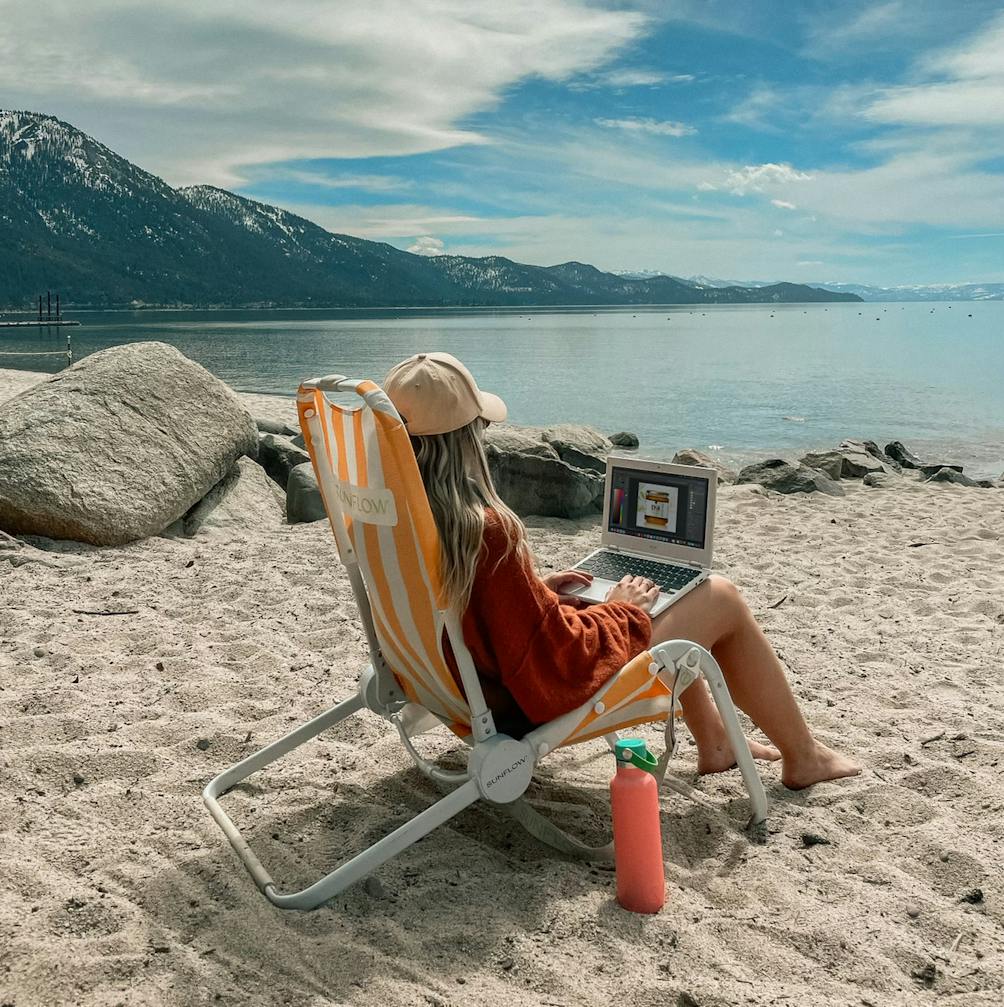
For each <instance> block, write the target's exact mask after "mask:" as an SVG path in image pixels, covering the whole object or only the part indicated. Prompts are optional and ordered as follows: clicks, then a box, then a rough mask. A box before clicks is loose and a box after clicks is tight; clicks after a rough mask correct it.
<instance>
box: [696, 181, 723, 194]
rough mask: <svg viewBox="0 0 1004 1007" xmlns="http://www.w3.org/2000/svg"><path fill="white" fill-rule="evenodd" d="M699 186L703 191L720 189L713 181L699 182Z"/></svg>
mask: <svg viewBox="0 0 1004 1007" xmlns="http://www.w3.org/2000/svg"><path fill="white" fill-rule="evenodd" d="M697 188H698V189H699V190H700V191H701V192H717V190H718V186H717V185H715V184H713V183H712V182H698V183H697Z"/></svg>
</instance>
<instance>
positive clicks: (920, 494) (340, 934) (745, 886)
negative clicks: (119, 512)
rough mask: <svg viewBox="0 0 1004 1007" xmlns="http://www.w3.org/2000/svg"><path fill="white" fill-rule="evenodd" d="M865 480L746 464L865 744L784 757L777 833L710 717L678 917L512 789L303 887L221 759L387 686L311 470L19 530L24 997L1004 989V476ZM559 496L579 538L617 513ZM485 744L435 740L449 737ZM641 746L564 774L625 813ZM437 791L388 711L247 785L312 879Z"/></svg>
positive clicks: (724, 565) (7, 626)
mask: <svg viewBox="0 0 1004 1007" xmlns="http://www.w3.org/2000/svg"><path fill="white" fill-rule="evenodd" d="M12 373H13V374H17V372H0V398H3V397H5V395H6V394H9V393H10V392H11V389H12V388H13V387H14V384H13V382H14V378H13V377H11V374H12ZM17 380H18V381H20V382H22V383H24V382H27V381H28V380H30V379H29V378H26V377H24V376H21V377H19V378H17ZM251 406H252V411H254V412H256V413H258V414H259V415H260V414H262V413H263V412H264V411H266V410H268V411H269V412H270V414H271V415H273V416H278V415H285V416H286V417H290V418H291V416H292V406H291V403H290V402H288V401H282V400H275V399H268V398H266V397H259V398H258V399H257V400H256V401H253V402H252V403H251ZM846 485H847V487H848V494H847V496H846V497H845V498H842V499H833V498H829V497H822V496H819V495H815V496H790V497H784V496H777V495H766V494H764V493H762V492H760V491H759V490H758V489H755V488H752V487H723V488H722V490H721V491H720V497H719V519H718V527H717V532H718V534H717V541H716V566H717V567H718V569H719V570H720V571H721V572H722V573H724V574H726V575H728V576H729V577H731V578H732V579H733V580H734V581H735V582H736V583H737V584H738V585H739V586H740V587H741V588H742V590H743V591H744V593H745V595H746V597H747V599H748V600H749V603H750V605H751V606H752V608H753V610H754V611H755V612H756V614H757V616H758V617H759V618H760V620H761V622H762V624H763V625H764V627H765V628H766V630H767V632H768V634H769V636H770V638H771V640H772V641H773V642H774V644H775V646H776V647H777V649H778V651H779V652H780V654H781V655H782V659H783V661H784V663H785V664H786V666H787V667H788V669H789V671H790V675H791V680H792V683H793V686H794V689H795V691H796V693H797V695H798V697H799V700H800V702H801V704H802V706H803V708H804V710H805V712H806V715H807V717H808V719H809V721H810V723H811V724H812V725H813V727H814V728H815V729H816V731H817V733H818V734H819V736H820V737H821V738H822V739H823V740H824V741H826V742H827V743H830V744H832V745H834V746H835V747H838V748H840V749H841V750H843V751H845V752H848V753H852V754H854V755H855V756H856V757H857V758H859V759H860V760H861V761H862V762H863V764H864V766H865V771H864V773H863V774H862V775H861V776H860V777H858V778H856V779H853V780H846V781H841V782H839V783H832V784H823V785H820V786H817V787H815V788H813V789H811V790H809V791H807V792H802V793H798V794H795V793H791V792H789V791H787V790H786V789H785V788H784V787H783V786H782V785H781V783H780V778H779V770H778V768H777V767H776V766H771V767H767V768H765V769H764V770H763V772H764V776H765V779H766V783H767V788H768V795H769V797H770V799H771V802H772V807H771V817H770V832H769V838H768V842H767V843H766V845H764V846H755V845H750V844H749V843H748V842H747V840H746V838H745V837H744V835H743V833H742V831H741V826H742V824H743V822H744V821H745V820H746V817H747V814H748V802H747V799H746V797H745V794H744V791H743V789H742V786H741V781H740V779H739V776H738V773H736V772H735V771H733V772H731V773H727V774H724V775H721V776H717V777H710V778H702V779H698V778H696V776H695V774H694V750H693V748H692V747H691V746H689V745H688V744H684V746H683V748H682V750H681V753H680V755H679V757H678V758H677V759H676V760H675V761H674V763H673V767H672V769H673V772H674V774H675V775H676V776H677V777H678V778H679V779H681V780H684V781H686V782H689V783H693V784H694V785H695V786H696V788H697V790H698V791H699V793H700V795H701V797H702V798H703V799H702V800H701V802H700V803H694V802H689V801H687V800H685V799H683V798H681V797H679V796H676V795H674V794H667V795H666V796H664V798H663V827H664V841H665V854H666V868H667V879H668V889H667V890H668V900H667V904H666V907H665V909H664V910H663V911H662V912H661V913H660V914H658V915H656V916H653V917H638V916H632V915H630V914H628V913H626V912H624V911H623V910H621V909H620V908H619V907H618V906H617V904H616V902H615V900H614V898H613V876H612V874H611V873H610V871H609V870H607V869H603V868H599V867H596V866H590V865H584V864H582V863H578V862H574V861H571V860H566V859H564V858H562V857H561V856H558V855H555V854H553V853H552V852H551V851H549V850H548V849H546V848H544V847H541V846H540V845H538V844H537V843H536V842H535V841H534V840H532V839H530V838H529V837H527V836H526V835H524V834H523V833H522V832H520V831H519V830H518V829H516V828H515V827H513V826H512V825H511V824H510V823H509V821H508V820H507V819H505V818H504V817H501V816H500V815H498V814H497V813H495V812H494V811H492V810H491V809H487V808H484V807H480V806H475V807H474V808H472V809H470V810H468V811H466V812H465V813H463V814H462V815H461V816H459V817H458V818H457V819H455V820H454V821H453V823H451V824H450V825H448V826H446V827H443V828H441V829H439V830H438V831H436V832H435V833H433V834H432V835H431V836H430V837H428V838H427V839H425V840H423V841H422V842H420V843H418V844H417V845H416V846H414V847H412V848H411V849H410V850H408V851H407V852H405V853H404V854H403V855H401V856H399V857H398V858H396V859H395V860H393V861H391V862H390V863H388V864H387V865H385V866H384V867H382V868H381V869H380V870H379V871H378V872H377V873H376V875H375V877H376V879H377V883H372V882H371V883H369V884H368V885H365V886H364V885H359V886H356V887H354V888H352V889H350V890H349V891H348V892H346V893H345V894H343V895H341V896H339V897H338V898H336V899H334V900H333V901H332V902H330V903H329V904H328V905H326V906H325V907H323V908H322V909H320V910H318V911H317V912H314V913H309V914H295V913H294V914H290V913H282V912H280V911H278V910H275V909H273V908H271V906H270V905H269V904H268V903H267V902H266V901H265V900H264V899H263V898H262V897H261V896H260V895H259V894H258V892H257V890H256V889H255V888H254V885H253V883H252V882H251V879H250V878H249V877H248V875H247V874H246V873H245V871H244V869H243V868H242V867H241V865H240V863H239V861H238V860H237V858H236V857H235V855H234V854H233V852H232V851H231V849H230V847H229V845H228V844H227V843H226V842H225V840H224V838H223V835H222V833H220V831H219V830H218V829H217V827H216V825H215V824H214V823H213V822H212V820H211V819H210V818H209V816H208V814H207V812H206V811H205V809H204V807H203V805H202V802H201V799H200V790H201V788H202V786H203V785H204V784H205V782H206V781H207V780H208V779H209V778H210V777H211V776H213V775H214V774H215V773H217V772H218V771H219V770H220V769H221V768H223V767H225V766H227V765H229V764H231V763H232V762H235V761H236V760H238V759H239V758H241V757H242V756H244V755H247V754H249V753H250V752H251V751H253V750H254V749H255V748H256V746H260V745H262V744H264V743H266V742H268V741H269V740H271V739H273V738H275V737H277V736H278V735H280V734H282V733H284V732H286V731H287V730H289V729H290V728H291V727H293V726H294V725H295V724H296V723H298V722H301V721H304V720H306V719H308V718H309V717H310V716H312V715H314V714H316V713H317V712H319V711H321V710H322V709H324V708H325V707H327V706H328V705H330V704H332V703H333V702H335V701H337V700H339V699H342V698H344V697H346V696H348V695H349V694H350V693H351V692H352V690H353V688H354V684H355V681H356V677H357V675H358V673H359V671H360V669H361V667H362V666H363V665H364V663H365V660H366V657H365V650H364V646H363V639H362V632H361V630H360V627H359V624H358V621H357V619H356V616H355V610H354V606H353V604H352V601H351V596H350V593H349V591H348V586H347V582H346V579H345V577H344V575H343V573H342V571H341V569H340V567H339V566H338V563H337V561H336V556H335V551H334V546H333V543H332V541H331V538H330V531H329V530H328V529H327V527H326V525H324V524H315V525H299V526H294V527H290V526H287V525H285V524H284V522H283V518H282V514H281V509H280V506H279V505H278V503H277V504H276V505H275V507H274V508H269V507H268V506H267V505H265V504H262V506H259V507H257V508H256V509H254V510H253V512H252V513H251V514H250V516H249V517H248V520H247V521H246V523H245V524H243V525H241V524H239V523H234V522H231V523H229V524H227V523H226V522H220V523H218V524H216V525H211V526H207V527H205V528H203V529H202V530H201V531H200V532H199V533H198V535H197V536H196V537H195V538H192V539H166V538H157V539H152V540H149V541H146V542H142V543H138V544H135V545H131V546H127V547H123V548H111V549H95V548H92V547H87V546H81V545H76V544H71V543H48V542H45V541H44V540H14V541H11V540H9V539H8V540H4V539H3V538H0V1004H16V1005H17V1007H29V1005H36V1004H37V1005H47V1007H49V1005H57V1004H86V1005H92V1004H93V1005H112V1004H129V1005H132V1004H186V1005H187V1004H202V1003H206V1004H231V1005H244V1004H250V1005H266V1004H268V1005H271V1004H297V1005H310V1007H320V1005H327V1004H353V1005H355V1004H358V1005H379V1007H387V1005H396V1004H417V1005H453V1004H457V1005H466V1004H471V1005H473V1004H478V1005H482V1007H494V1005H505V1007H511V1005H513V1004H527V1005H555V1004H559V1005H594V1004H595V1005H607V1004H609V1003H611V1002H617V1001H629V1002H630V1003H632V1004H633V1005H638V1007H645V1005H660V1007H662V1005H676V1004H682V1005H689V1004H699V1005H701V1007H708V1005H725V1004H756V1005H761V1004H798V1005H800V1004H809V1003H813V1004H825V1005H831V1004H833V1005H845V1004H846V1005H874V1007H884V1005H888V1004H924V1003H935V1002H937V1003H946V1004H959V1005H977V1004H980V1005H982V1004H986V1005H991V1004H993V1005H999V1004H1000V1003H1001V1002H1002V998H1004V926H1002V924H1004V885H1002V877H1004V871H1002V866H1001V865H1002V862H1004V782H1002V767H1004V676H1002V673H1001V667H1002V663H1004V646H1002V641H1004V540H1002V535H1004V492H1001V491H998V490H980V489H967V488H963V487H957V486H953V485H932V486H920V485H918V484H916V483H913V482H909V481H906V480H904V481H903V482H902V483H901V484H897V486H896V488H893V489H887V488H880V489H870V488H867V487H863V486H861V485H860V484H846ZM529 530H530V535H531V538H532V542H533V545H534V548H535V550H536V553H537V555H538V557H539V558H540V560H541V565H542V566H543V567H544V568H552V567H553V568H561V567H563V566H566V565H567V564H569V563H570V562H571V561H572V560H574V559H576V558H577V557H578V556H580V555H581V554H582V552H583V551H584V550H585V549H586V548H587V547H588V546H590V545H591V544H592V543H593V542H594V541H595V539H596V536H597V534H598V524H597V522H596V521H595V520H581V521H560V520H540V519H531V520H530V521H529ZM75 610H76V611H75ZM118 611H122V612H130V613H132V614H128V615H95V614H90V613H95V612H118ZM82 613H88V614H82ZM643 733H644V734H645V736H646V737H649V738H651V740H652V742H653V744H656V743H657V742H658V739H659V737H660V732H659V731H658V730H657V729H654V728H653V729H647V730H645V731H644V732H643ZM454 747H455V746H453V745H452V744H451V742H450V741H449V740H448V739H447V738H445V737H443V738H438V739H437V738H435V737H430V738H429V739H426V742H425V748H426V750H427V751H430V752H433V753H442V754H443V756H444V758H445V759H446V761H447V763H448V764H449V763H451V762H455V757H454V756H451V755H450V754H449V753H450V752H451V751H452V750H453V749H454ZM611 761H612V760H611V758H610V756H609V755H608V754H606V752H605V750H604V747H603V745H602V744H601V743H594V744H591V745H586V746H580V747H578V748H576V749H571V750H566V751H563V752H561V753H559V754H558V755H557V756H555V757H554V758H553V760H550V759H549V760H548V761H547V762H545V764H544V766H543V768H542V770H541V771H540V773H539V777H538V781H539V782H538V783H536V784H535V785H534V787H533V790H532V791H531V796H532V798H533V800H534V802H535V803H537V804H538V805H539V806H541V807H543V808H546V809H548V810H549V811H550V812H552V813H553V814H555V815H556V816H558V817H560V818H561V819H562V820H564V821H565V822H566V823H568V824H569V825H571V826H574V827H577V828H579V829H581V830H582V831H583V833H585V834H586V835H588V836H591V837H593V838H596V839H599V838H600V837H601V834H602V832H603V830H604V828H605V826H606V822H607V816H608V796H607V793H608V792H607V782H608V780H609V777H610V775H611V771H612V766H611ZM437 794H438V791H437V790H436V788H435V787H434V786H433V785H432V784H430V783H429V782H427V781H426V780H425V779H424V778H423V777H422V776H421V775H420V774H419V773H418V772H417V771H416V770H415V769H413V768H412V767H411V765H410V763H409V761H408V759H407V758H406V757H405V756H404V754H403V753H402V751H401V749H400V747H399V745H398V744H397V743H396V741H395V737H394V736H393V735H392V732H391V731H390V730H389V729H388V728H387V726H386V725H384V724H383V723H382V722H381V721H380V720H378V719H377V718H375V717H373V716H372V715H370V714H364V715H361V716H358V717H356V718H354V719H353V720H351V721H350V722H348V723H347V724H345V725H340V726H339V727H338V728H337V729H335V730H333V731H332V732H330V734H328V735H325V736H323V737H322V739H321V740H319V741H318V742H316V743H313V744H311V745H309V746H307V747H306V748H305V749H303V750H302V751H301V753H299V754H297V755H296V756H294V757H292V758H291V759H289V760H288V762H286V763H283V764H281V765H280V767H279V768H272V769H270V770H267V771H266V772H264V773H262V774H260V775H259V776H256V777H254V778H252V780H251V781H249V783H248V784H247V785H244V786H242V787H241V788H239V789H238V790H237V791H235V792H233V793H232V794H231V795H229V797H228V798H227V802H228V807H229V808H230V809H231V811H232V813H233V814H234V816H235V818H236V819H237V820H238V821H239V822H240V823H241V825H242V827H244V828H245V830H246V834H247V835H248V836H249V837H250V838H251V841H252V843H253V844H254V845H255V847H256V848H257V850H258V851H259V853H260V855H261V856H262V859H263V860H264V861H265V862H266V863H267V864H269V865H270V866H271V868H272V872H273V874H274V876H275V877H276V879H277V880H278V881H279V882H280V883H281V884H282V885H283V886H285V887H293V886H298V885H301V884H303V883H304V882H306V881H308V880H311V879H312V878H314V877H316V876H318V875H320V874H321V873H323V872H324V871H326V870H328V869H330V868H331V866H333V865H334V864H335V863H336V862H337V861H338V860H339V858H342V857H344V856H345V855H346V854H348V853H350V852H352V851H355V850H356V849H358V848H359V847H360V845H361V844H363V843H367V842H371V841H372V840H373V839H375V838H376V837H378V836H379V835H380V834H381V832H383V831H385V830H387V829H389V828H391V827H394V826H396V825H399V824H400V823H401V822H403V821H405V820H406V819H407V818H408V817H409V816H411V815H413V814H414V813H415V812H416V811H418V810H420V809H421V808H423V807H424V806H425V805H427V804H428V803H429V802H431V801H432V800H434V799H435V797H436V796H437ZM810 835H812V836H818V837H821V838H823V839H825V840H826V842H825V843H819V844H816V845H809V846H807V845H806V840H805V839H804V837H805V836H810ZM809 841H810V842H811V840H809ZM977 889H979V890H981V892H982V897H981V898H980V896H979V895H978V894H977V893H976V890H977ZM967 899H969V900H971V901H967Z"/></svg>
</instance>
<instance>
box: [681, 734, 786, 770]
mask: <svg viewBox="0 0 1004 1007" xmlns="http://www.w3.org/2000/svg"><path fill="white" fill-rule="evenodd" d="M749 746H750V751H751V752H752V753H753V758H754V759H759V760H760V761H761V762H777V760H778V759H780V758H781V753H780V752H779V751H778V750H777V749H776V748H773V747H772V746H770V745H761V744H760V742H759V741H751V742H750V743H749ZM735 765H736V756H735V753H734V752H733V751H732V746H731V745H730V744H729V742H728V740H727V739H725V740H722V741H720V742H719V743H718V744H716V745H712V746H710V747H709V746H707V745H705V746H704V748H703V750H702V749H700V748H699V749H698V750H697V773H698V775H699V776H708V775H710V774H711V773H724V772H726V771H727V770H729V769H733V768H734V767H735Z"/></svg>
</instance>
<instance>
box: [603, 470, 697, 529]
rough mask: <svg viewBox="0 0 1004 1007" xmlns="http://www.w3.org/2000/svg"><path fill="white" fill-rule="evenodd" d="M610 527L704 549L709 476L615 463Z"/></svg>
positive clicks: (611, 486) (611, 481) (611, 477)
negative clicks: (632, 467)
mask: <svg viewBox="0 0 1004 1007" xmlns="http://www.w3.org/2000/svg"><path fill="white" fill-rule="evenodd" d="M608 513H609V524H608V525H607V531H609V532H612V533H613V534H615V535H630V536H632V537H634V538H644V539H651V540H652V541H655V542H665V543H667V544H670V545H680V546H687V547H691V548H694V549H703V548H704V546H705V529H706V528H707V524H708V521H707V518H708V480H707V479H705V478H704V477H702V476H683V475H669V474H666V473H662V472H644V471H641V470H639V469H624V468H618V467H617V466H614V468H613V469H612V471H611V473H610V509H609V512H608Z"/></svg>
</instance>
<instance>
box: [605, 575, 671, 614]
mask: <svg viewBox="0 0 1004 1007" xmlns="http://www.w3.org/2000/svg"><path fill="white" fill-rule="evenodd" d="M658 597H659V587H658V585H657V584H656V583H655V581H651V580H649V579H648V578H647V577H621V579H620V580H619V581H618V582H617V583H616V584H614V586H613V587H612V588H610V590H609V591H607V596H606V599H605V600H606V601H626V602H628V603H629V604H631V605H637V606H638V607H639V608H640V609H642V610H643V611H645V612H651V611H652V606H653V605H654V604H655V600H656V598H658Z"/></svg>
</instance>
